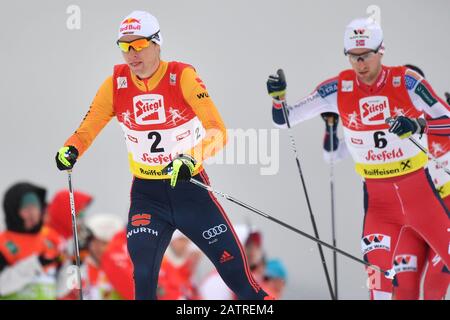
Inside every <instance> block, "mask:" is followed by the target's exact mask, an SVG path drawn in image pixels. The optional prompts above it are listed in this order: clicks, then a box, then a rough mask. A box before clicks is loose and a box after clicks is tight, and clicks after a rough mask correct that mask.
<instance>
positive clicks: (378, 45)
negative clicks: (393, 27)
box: [344, 18, 384, 52]
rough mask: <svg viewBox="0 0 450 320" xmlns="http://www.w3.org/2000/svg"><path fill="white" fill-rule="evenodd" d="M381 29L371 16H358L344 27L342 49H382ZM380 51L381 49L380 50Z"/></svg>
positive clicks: (346, 50)
mask: <svg viewBox="0 0 450 320" xmlns="http://www.w3.org/2000/svg"><path fill="white" fill-rule="evenodd" d="M382 44H383V30H382V29H381V27H380V25H379V24H378V23H376V21H375V20H374V19H372V18H358V19H355V20H353V21H352V22H350V23H349V24H348V25H347V27H346V28H345V34H344V50H345V52H348V51H349V50H352V49H358V48H367V49H372V50H376V49H381V50H383V49H384V48H383V45H382ZM381 52H382V51H381Z"/></svg>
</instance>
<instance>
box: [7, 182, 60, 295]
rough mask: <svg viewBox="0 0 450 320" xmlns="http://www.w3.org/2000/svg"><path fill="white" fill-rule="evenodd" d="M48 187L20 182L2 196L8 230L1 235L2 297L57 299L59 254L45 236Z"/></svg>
mask: <svg viewBox="0 0 450 320" xmlns="http://www.w3.org/2000/svg"><path fill="white" fill-rule="evenodd" d="M45 198H46V190H45V189H43V188H41V187H38V186H35V185H32V184H30V183H17V184H15V185H13V186H12V187H10V188H9V189H8V190H7V191H6V193H5V196H4V198H3V210H4V213H5V220H6V221H5V222H6V229H7V230H6V231H5V232H3V233H1V234H0V299H14V300H31V299H32V300H44V299H55V298H56V273H57V269H58V268H59V263H60V256H59V252H58V250H57V248H56V247H55V246H54V245H53V243H52V242H50V241H47V240H46V238H45V237H44V236H43V235H42V233H41V232H40V231H41V228H42V224H43V217H44V211H45V206H46V200H45Z"/></svg>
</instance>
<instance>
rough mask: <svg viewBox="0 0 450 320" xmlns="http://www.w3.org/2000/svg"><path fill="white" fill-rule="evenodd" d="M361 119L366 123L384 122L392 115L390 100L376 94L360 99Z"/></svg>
mask: <svg viewBox="0 0 450 320" xmlns="http://www.w3.org/2000/svg"><path fill="white" fill-rule="evenodd" d="M359 107H360V112H361V119H362V122H363V123H364V124H367V125H376V124H384V123H385V119H387V118H389V117H390V110H389V101H388V99H387V97H382V96H376V97H368V98H364V99H361V100H359Z"/></svg>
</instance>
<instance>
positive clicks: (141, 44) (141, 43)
mask: <svg viewBox="0 0 450 320" xmlns="http://www.w3.org/2000/svg"><path fill="white" fill-rule="evenodd" d="M158 33H159V30H158V32H156V33H154V34H152V35H151V36H150V37H146V38H139V39H136V40H132V41H120V40H117V45H118V46H119V48H120V50H122V51H123V52H128V51H130V47H131V48H133V49H134V50H135V51H137V52H139V51H141V50H142V49H144V48H147V47H149V46H150V41H152V39H155V38H158Z"/></svg>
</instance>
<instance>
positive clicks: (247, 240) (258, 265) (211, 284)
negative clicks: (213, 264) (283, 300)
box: [199, 224, 265, 300]
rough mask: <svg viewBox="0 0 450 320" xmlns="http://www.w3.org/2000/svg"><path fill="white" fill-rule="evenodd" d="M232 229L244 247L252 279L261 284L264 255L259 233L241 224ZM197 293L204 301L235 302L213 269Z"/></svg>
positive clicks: (231, 293) (263, 272)
mask: <svg viewBox="0 0 450 320" xmlns="http://www.w3.org/2000/svg"><path fill="white" fill-rule="evenodd" d="M234 229H235V231H236V234H237V236H238V238H239V241H240V242H241V244H242V245H243V246H244V249H245V254H246V255H247V260H248V264H249V267H250V271H251V272H252V275H253V277H254V278H255V280H256V281H257V282H258V283H262V281H263V279H264V274H265V254H264V248H263V245H262V236H261V233H260V232H259V231H258V230H256V228H254V227H252V226H248V225H243V224H242V225H236V226H235V228H234ZM199 293H200V296H201V297H202V299H204V300H236V296H235V295H234V294H233V292H232V291H231V290H230V289H229V288H228V287H227V285H226V284H225V282H224V281H223V280H222V278H221V277H220V275H219V273H218V272H217V270H215V269H214V270H213V271H211V272H210V274H209V275H208V276H207V277H206V279H204V280H203V282H202V283H201V284H200V287H199Z"/></svg>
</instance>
